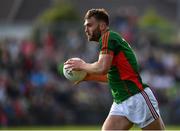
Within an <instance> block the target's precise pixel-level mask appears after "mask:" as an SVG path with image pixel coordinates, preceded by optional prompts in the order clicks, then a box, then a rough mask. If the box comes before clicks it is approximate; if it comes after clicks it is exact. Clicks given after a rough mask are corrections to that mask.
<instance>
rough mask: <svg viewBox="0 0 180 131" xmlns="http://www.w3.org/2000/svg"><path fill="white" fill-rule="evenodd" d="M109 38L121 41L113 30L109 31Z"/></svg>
mask: <svg viewBox="0 0 180 131" xmlns="http://www.w3.org/2000/svg"><path fill="white" fill-rule="evenodd" d="M109 38H111V39H117V38H118V39H122V37H121V35H120V34H119V33H118V32H116V31H113V30H110V31H109Z"/></svg>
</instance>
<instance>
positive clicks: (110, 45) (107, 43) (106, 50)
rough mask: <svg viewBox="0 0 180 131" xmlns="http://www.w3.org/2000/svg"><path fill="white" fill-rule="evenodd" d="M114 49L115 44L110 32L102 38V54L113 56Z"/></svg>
mask: <svg viewBox="0 0 180 131" xmlns="http://www.w3.org/2000/svg"><path fill="white" fill-rule="evenodd" d="M114 47H115V45H114V42H113V40H112V39H111V37H110V32H109V31H108V32H106V33H105V34H104V35H103V36H102V39H101V40H100V54H110V55H112V56H113V55H114V51H115V48H114Z"/></svg>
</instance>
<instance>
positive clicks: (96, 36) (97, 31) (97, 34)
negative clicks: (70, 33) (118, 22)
mask: <svg viewBox="0 0 180 131" xmlns="http://www.w3.org/2000/svg"><path fill="white" fill-rule="evenodd" d="M100 37H101V31H100V29H99V25H98V27H97V28H96V29H95V30H94V31H93V33H92V36H91V37H88V40H89V41H96V42H98V41H99V38H100Z"/></svg>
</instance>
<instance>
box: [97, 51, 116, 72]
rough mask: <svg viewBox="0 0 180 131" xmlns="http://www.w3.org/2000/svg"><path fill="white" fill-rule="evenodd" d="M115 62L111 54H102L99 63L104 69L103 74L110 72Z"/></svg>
mask: <svg viewBox="0 0 180 131" xmlns="http://www.w3.org/2000/svg"><path fill="white" fill-rule="evenodd" d="M112 60H113V56H112V55H110V54H100V55H99V60H98V63H99V64H100V65H101V68H102V69H103V74H107V73H108V70H109V69H110V67H111V64H112Z"/></svg>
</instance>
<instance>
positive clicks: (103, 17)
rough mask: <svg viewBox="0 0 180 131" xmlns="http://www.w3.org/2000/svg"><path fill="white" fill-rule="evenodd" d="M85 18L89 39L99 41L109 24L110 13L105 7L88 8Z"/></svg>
mask: <svg viewBox="0 0 180 131" xmlns="http://www.w3.org/2000/svg"><path fill="white" fill-rule="evenodd" d="M84 20H85V22H84V26H85V33H86V35H87V37H88V40H89V41H98V40H99V38H100V37H101V35H102V34H103V33H104V32H105V31H106V30H107V29H108V26H109V15H108V13H107V12H106V11H105V9H90V10H88V12H87V13H86V15H85V17H84Z"/></svg>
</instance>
